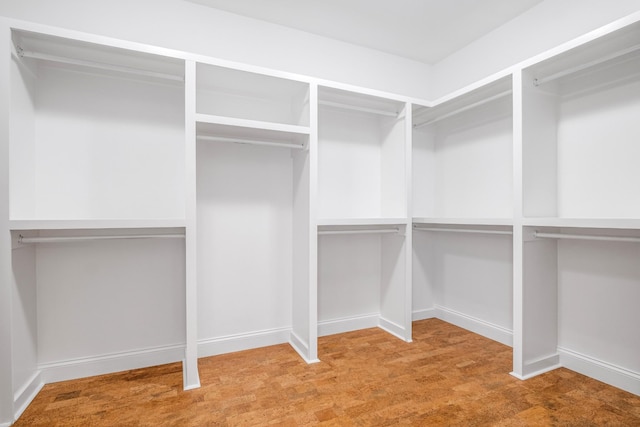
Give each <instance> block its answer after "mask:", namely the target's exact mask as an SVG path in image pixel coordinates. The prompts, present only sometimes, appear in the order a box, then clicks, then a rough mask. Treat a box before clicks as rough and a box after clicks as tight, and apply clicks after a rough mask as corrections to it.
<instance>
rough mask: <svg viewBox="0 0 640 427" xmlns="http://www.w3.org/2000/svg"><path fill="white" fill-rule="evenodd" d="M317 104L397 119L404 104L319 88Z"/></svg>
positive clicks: (362, 94)
mask: <svg viewBox="0 0 640 427" xmlns="http://www.w3.org/2000/svg"><path fill="white" fill-rule="evenodd" d="M318 90H319V92H318V97H319V99H318V103H319V104H320V106H323V107H329V108H337V109H341V110H353V111H358V112H361V113H368V114H374V115H380V116H388V117H398V116H399V115H400V114H401V113H402V111H403V110H404V107H405V103H404V102H401V101H399V100H393V99H389V98H380V97H377V96H375V95H371V94H368V93H360V92H351V91H346V90H342V89H336V88H330V87H324V86H321V87H319V89H318Z"/></svg>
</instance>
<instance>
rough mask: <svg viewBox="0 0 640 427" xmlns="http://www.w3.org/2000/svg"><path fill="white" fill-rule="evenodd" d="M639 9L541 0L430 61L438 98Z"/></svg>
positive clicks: (615, 1) (607, 2)
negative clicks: (519, 13) (445, 54)
mask: <svg viewBox="0 0 640 427" xmlns="http://www.w3.org/2000/svg"><path fill="white" fill-rule="evenodd" d="M638 10H640V0H545V1H544V2H542V3H540V4H539V5H537V6H535V7H533V8H531V9H530V10H528V11H527V12H525V13H523V14H522V15H520V16H518V17H517V18H515V19H513V20H512V21H510V22H507V23H506V24H504V25H503V26H501V27H499V28H497V29H495V30H494V31H492V32H491V33H489V34H487V35H486V36H484V37H482V38H480V39H478V40H476V41H475V42H473V43H471V44H469V45H468V46H467V47H465V48H463V49H460V50H459V51H457V52H455V53H454V54H452V55H450V56H449V57H447V58H445V59H444V60H442V61H440V62H439V63H437V64H435V65H434V66H433V70H432V74H431V76H432V81H431V83H430V87H431V88H433V90H432V92H431V94H430V96H431V98H436V97H440V96H442V95H445V94H447V93H450V92H451V91H453V90H456V89H459V88H461V87H464V86H466V85H468V84H471V83H473V82H475V81H477V80H480V79H482V78H484V77H487V76H490V75H491V74H493V73H496V72H498V71H501V70H503V69H505V68H508V67H510V66H512V65H515V64H517V63H518V62H521V61H524V60H526V59H528V58H531V57H532V56H534V55H537V54H540V53H542V52H545V51H547V50H549V49H552V48H554V47H556V46H558V45H559V44H561V43H564V42H567V41H569V40H572V39H574V38H576V37H578V36H581V35H583V34H585V33H587V32H589V31H592V30H595V29H597V28H599V27H601V26H603V25H606V24H609V23H611V22H613V21H615V20H616V19H620V18H623V17H624V16H626V15H629V14H631V13H633V12H636V11H638Z"/></svg>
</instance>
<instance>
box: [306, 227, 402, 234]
mask: <svg viewBox="0 0 640 427" xmlns="http://www.w3.org/2000/svg"><path fill="white" fill-rule="evenodd" d="M399 232H400V228H399V227H394V228H368V229H353V230H320V231H318V234H322V235H330V234H391V233H394V234H395V233H399Z"/></svg>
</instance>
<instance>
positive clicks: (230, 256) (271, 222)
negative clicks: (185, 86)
mask: <svg viewBox="0 0 640 427" xmlns="http://www.w3.org/2000/svg"><path fill="white" fill-rule="evenodd" d="M252 132H253V131H252ZM261 133H262V135H261V137H262V138H263V139H267V137H268V136H269V135H270V133H269V132H261ZM200 136H201V135H200V134H199V136H198V142H197V163H196V170H197V230H198V231H197V254H198V256H197V265H198V270H197V275H198V335H199V349H200V350H199V354H200V355H201V356H210V355H214V354H221V353H227V352H230V351H236V350H239V349H246V348H253V347H260V346H265V345H271V344H276V343H283V342H287V341H288V340H289V334H290V331H291V329H292V304H293V303H292V299H293V295H294V293H293V292H294V290H293V280H294V279H293V278H294V274H295V272H296V269H297V268H303V267H304V265H306V264H308V260H307V259H306V258H304V257H302V258H301V255H300V254H308V253H309V225H308V223H309V207H308V206H309V205H308V198H309V191H308V182H309V181H308V156H309V152H308V150H305V149H303V148H301V147H298V148H285V147H281V146H270V145H267V146H265V145H256V144H247V143H233V142H223V141H216V140H210V139H207V138H204V139H202V138H200ZM305 144H306V143H305ZM305 225H306V226H305ZM305 228H306V232H305ZM294 259H296V260H297V264H296V265H294ZM296 277H299V276H296ZM298 285H299V287H302V288H303V290H304V288H307V289H308V286H309V285H308V279H307V280H306V281H303V283H298ZM307 294H308V291H307ZM304 303H305V301H299V304H304ZM305 306H307V307H308V302H306V305H305ZM307 315H308V314H307ZM307 321H308V320H307Z"/></svg>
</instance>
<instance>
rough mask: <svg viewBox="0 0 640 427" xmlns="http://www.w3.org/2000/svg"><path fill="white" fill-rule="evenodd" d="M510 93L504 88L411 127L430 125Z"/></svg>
mask: <svg viewBox="0 0 640 427" xmlns="http://www.w3.org/2000/svg"><path fill="white" fill-rule="evenodd" d="M511 93H512V91H511V90H505V91H504V92H500V93H497V94H495V95H493V96H490V97H488V98H485V99H482V100H480V101H477V102H474V103H472V104H469V105H465V106H464V107H460V108H458V109H457V110H454V111H451V112H448V113H446V114H443V115H441V116H438V117H434V118H433V119H431V120H427V121H426V122H422V123H416V124H415V125H413V127H414V128H416V129H417V128H421V127H423V126H428V125H431V124H433V123H436V122H439V121H440V120H444V119H448V118H449V117H452V116H455V115H456V114H460V113H463V112H465V111H468V110H471V109H473V108H476V107H479V106H481V105H484V104H486V103H488V102H491V101H495V100H496V99H500V98H504V97H505V96H508V95H511Z"/></svg>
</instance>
